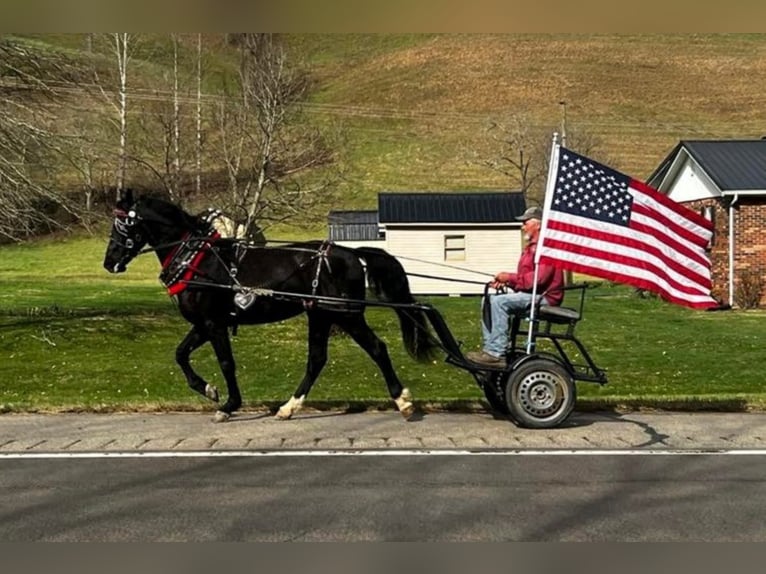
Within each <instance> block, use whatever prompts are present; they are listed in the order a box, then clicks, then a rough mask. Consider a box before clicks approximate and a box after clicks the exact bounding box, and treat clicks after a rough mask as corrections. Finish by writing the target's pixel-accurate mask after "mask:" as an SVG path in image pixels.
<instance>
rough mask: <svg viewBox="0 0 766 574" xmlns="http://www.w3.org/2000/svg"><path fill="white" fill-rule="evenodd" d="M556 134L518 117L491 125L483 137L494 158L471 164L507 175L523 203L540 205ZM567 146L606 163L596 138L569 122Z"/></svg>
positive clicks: (551, 130)
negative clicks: (486, 138) (489, 142)
mask: <svg viewBox="0 0 766 574" xmlns="http://www.w3.org/2000/svg"><path fill="white" fill-rule="evenodd" d="M556 131H557V126H554V125H551V126H544V125H539V124H537V125H536V124H534V123H533V122H532V121H530V119H529V118H526V117H524V116H519V115H514V116H511V117H509V118H507V119H506V120H503V121H495V122H492V123H491V124H490V126H489V128H488V129H487V134H488V136H489V139H490V140H491V142H492V145H493V146H494V150H495V153H494V155H491V156H490V157H488V158H478V159H476V158H475V159H473V160H472V161H473V162H474V163H477V164H479V165H483V166H485V167H488V168H490V169H492V170H494V171H497V172H500V173H502V174H503V175H505V176H507V177H508V178H509V179H510V180H511V181H513V182H514V184H516V185H518V186H519V189H520V191H521V192H522V193H523V194H524V197H525V199H526V200H527V203H536V204H539V205H542V203H543V201H544V198H545V184H546V181H547V178H548V164H549V163H550V152H551V138H552V136H553V133H554V132H556ZM567 147H568V148H570V149H573V150H576V151H577V152H578V153H582V154H585V155H588V156H590V157H593V158H594V159H599V160H600V161H602V162H603V163H606V164H609V158H608V157H607V156H606V155H605V154H604V153H603V152H601V151H600V148H601V147H602V146H601V141H600V139H599V138H598V137H596V136H595V135H593V134H591V133H589V132H587V130H584V129H581V128H579V127H578V126H577V125H576V124H575V125H572V124H571V123H570V125H569V126H568V128H567Z"/></svg>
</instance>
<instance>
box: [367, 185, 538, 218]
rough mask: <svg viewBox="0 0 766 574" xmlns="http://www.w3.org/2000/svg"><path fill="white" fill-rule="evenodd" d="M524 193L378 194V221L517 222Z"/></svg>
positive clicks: (522, 204)
mask: <svg viewBox="0 0 766 574" xmlns="http://www.w3.org/2000/svg"><path fill="white" fill-rule="evenodd" d="M525 208H526V202H525V200H524V194H523V193H521V192H518V191H516V192H511V191H499V192H478V191H477V192H461V193H442V192H432V193H422V192H420V193H379V194H378V220H379V221H380V223H382V224H391V223H508V222H514V223H516V219H515V218H516V217H517V216H519V215H521V214H522V213H524V209H525Z"/></svg>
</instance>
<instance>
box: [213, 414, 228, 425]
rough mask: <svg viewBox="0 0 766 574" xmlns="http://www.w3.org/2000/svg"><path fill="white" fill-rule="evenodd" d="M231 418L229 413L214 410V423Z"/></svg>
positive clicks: (223, 421)
mask: <svg viewBox="0 0 766 574" xmlns="http://www.w3.org/2000/svg"><path fill="white" fill-rule="evenodd" d="M230 418H231V415H230V414H229V413H225V412H223V411H215V416H213V422H214V423H225V422H226V421H228V420H229V419H230Z"/></svg>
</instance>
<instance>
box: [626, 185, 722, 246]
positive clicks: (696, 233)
mask: <svg viewBox="0 0 766 574" xmlns="http://www.w3.org/2000/svg"><path fill="white" fill-rule="evenodd" d="M631 191H632V192H633V193H632V195H633V201H634V203H633V213H641V214H644V215H647V216H651V217H652V218H653V219H655V220H656V221H657V222H658V223H659V224H660V225H662V226H664V227H665V228H667V231H668V233H670V234H672V235H676V236H678V237H680V238H683V239H685V240H686V241H688V242H689V243H690V244H691V245H693V246H694V247H702V248H704V247H705V246H706V245H707V244H708V241H710V237H711V235H712V230H711V229H710V227H709V226H707V227H700V226H699V225H697V224H695V223H694V222H693V221H691V220H690V219H687V217H686V216H687V215H689V214H679V213H678V212H671V211H670V210H667V209H665V208H663V207H661V206H658V205H657V204H656V203H654V202H653V201H652V200H651V199H649V198H648V197H647V195H646V194H644V193H641V192H639V191H638V190H636V189H632V190H631ZM689 213H690V214H692V215H697V214H696V213H694V212H693V211H689ZM705 221H707V220H705ZM708 223H709V222H708Z"/></svg>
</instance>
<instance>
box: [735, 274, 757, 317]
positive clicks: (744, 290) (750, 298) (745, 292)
mask: <svg viewBox="0 0 766 574" xmlns="http://www.w3.org/2000/svg"><path fill="white" fill-rule="evenodd" d="M762 293H763V277H762V276H761V274H760V273H756V272H755V271H753V270H751V269H746V270H745V271H743V272H742V273H740V275H739V281H738V282H737V286H736V289H735V291H734V301H735V302H736V303H737V305H739V306H740V307H741V308H742V309H754V308H755V307H758V306H759V305H760V303H761V295H762Z"/></svg>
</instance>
